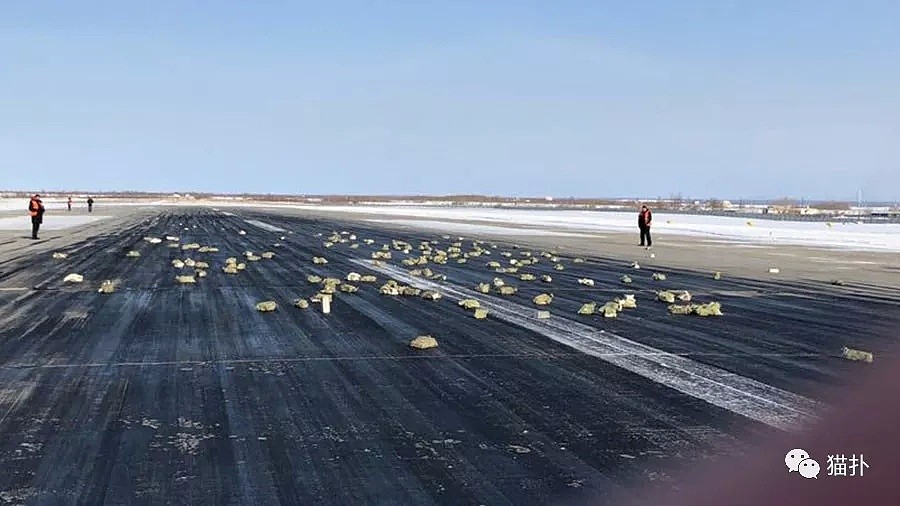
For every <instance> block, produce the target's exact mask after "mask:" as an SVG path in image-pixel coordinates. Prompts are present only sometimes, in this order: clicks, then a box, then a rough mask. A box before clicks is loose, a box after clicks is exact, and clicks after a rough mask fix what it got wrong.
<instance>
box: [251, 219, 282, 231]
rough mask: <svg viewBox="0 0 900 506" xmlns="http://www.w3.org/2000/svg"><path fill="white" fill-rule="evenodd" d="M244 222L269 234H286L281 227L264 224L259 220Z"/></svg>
mask: <svg viewBox="0 0 900 506" xmlns="http://www.w3.org/2000/svg"><path fill="white" fill-rule="evenodd" d="M244 221H246V222H247V223H249V224H251V225H253V226H256V227H259V228H261V229H263V230H268V231H269V232H287V230H285V229H283V228H281V227H276V226H275V225H269V224H268V223H266V222H264V221H259V220H244Z"/></svg>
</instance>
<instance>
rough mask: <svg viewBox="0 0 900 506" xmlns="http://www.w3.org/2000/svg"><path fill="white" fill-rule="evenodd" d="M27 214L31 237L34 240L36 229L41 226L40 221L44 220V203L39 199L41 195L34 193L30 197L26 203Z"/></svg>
mask: <svg viewBox="0 0 900 506" xmlns="http://www.w3.org/2000/svg"><path fill="white" fill-rule="evenodd" d="M28 214H29V215H31V238H32V239H33V240H36V239H37V238H38V236H37V234H38V229H39V228H41V223H43V222H44V203H43V202H42V201H41V196H40V195H38V194H37V193H35V194H34V197H31V201H30V202H29V203H28Z"/></svg>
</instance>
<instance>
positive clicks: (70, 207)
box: [66, 197, 72, 211]
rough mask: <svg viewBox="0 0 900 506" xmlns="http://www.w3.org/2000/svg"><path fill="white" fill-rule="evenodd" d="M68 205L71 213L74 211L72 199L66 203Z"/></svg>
mask: <svg viewBox="0 0 900 506" xmlns="http://www.w3.org/2000/svg"><path fill="white" fill-rule="evenodd" d="M66 205H67V206H69V211H71V210H72V197H69V200H68V201H67V202H66Z"/></svg>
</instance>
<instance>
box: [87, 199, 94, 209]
mask: <svg viewBox="0 0 900 506" xmlns="http://www.w3.org/2000/svg"><path fill="white" fill-rule="evenodd" d="M87 202H88V212H92V211H93V210H94V199H93V198H91V197H88V201H87Z"/></svg>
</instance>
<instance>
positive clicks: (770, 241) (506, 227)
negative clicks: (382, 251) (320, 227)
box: [0, 199, 900, 252]
mask: <svg viewBox="0 0 900 506" xmlns="http://www.w3.org/2000/svg"><path fill="white" fill-rule="evenodd" d="M76 204H78V203H76ZM27 205H28V201H27V200H23V199H0V211H2V210H11V211H15V210H22V213H23V215H24V214H25V208H26V207H27ZM79 205H82V206H83V204H79ZM119 205H131V206H148V207H154V206H170V205H178V206H183V205H205V206H210V207H213V206H214V207H221V208H228V209H231V210H232V211H234V212H239V211H237V210H238V209H240V208H242V207H250V208H252V209H254V210H267V209H272V210H275V209H307V208H308V209H314V210H318V211H332V212H340V213H348V214H369V215H375V216H381V217H384V219H394V220H402V221H403V222H404V223H406V224H409V225H417V226H421V227H424V228H429V229H438V228H440V229H443V230H446V231H448V232H449V231H454V230H458V231H459V233H470V234H478V233H483V234H490V233H496V234H504V235H523V234H532V233H542V232H534V231H533V230H527V231H523V230H522V229H521V228H518V227H520V226H521V225H528V226H530V227H533V228H541V229H544V230H546V231H547V232H549V233H553V234H554V235H560V234H596V233H602V232H628V233H634V234H635V235H636V234H637V230H636V229H637V212H633V213H628V212H607V211H567V210H526V209H491V208H460V207H453V208H445V207H437V208H436V207H414V206H396V207H391V206H382V205H378V206H334V205H324V206H323V205H316V204H295V203H261V202H247V201H244V202H233V203H232V202H229V203H223V202H221V201H209V202H203V201H196V202H192V203H190V204H187V203H186V202H183V201H182V202H176V201H154V202H149V201H134V202H128V201H123V202H117V201H105V200H104V199H97V203H96V204H95V206H96V207H97V208H98V209H103V207H104V206H110V207H112V206H119ZM45 206H46V207H47V208H48V209H62V208H65V201H64V200H58V201H50V202H46V201H45ZM55 218H57V216H54V219H55ZM24 219H25V221H26V222H27V216H25V217H24ZM445 220H457V221H469V222H471V221H479V222H482V223H481V224H472V223H465V224H463V223H455V224H452V225H451V224H448V222H445ZM451 223H452V222H451ZM49 224H50V222H49V220H48V225H49ZM69 226H71V225H69ZM451 227H454V228H451ZM26 228H28V227H26ZM653 232H654V239H656V240H657V241H665V238H666V237H667V236H690V237H697V238H700V239H701V240H706V241H715V242H720V243H723V242H724V243H730V244H734V243H738V244H740V245H743V246H745V247H764V246H782V245H799V246H813V247H821V248H831V249H844V250H848V251H852V250H856V251H886V252H900V224H883V223H878V224H875V223H866V224H856V223H846V222H835V223H834V224H833V225H832V226H828V224H826V223H822V222H794V221H774V220H764V219H753V220H747V219H745V218H732V217H725V216H699V215H698V216H694V215H681V214H668V215H667V214H666V213H664V212H661V211H660V212H656V213H654V218H653Z"/></svg>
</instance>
